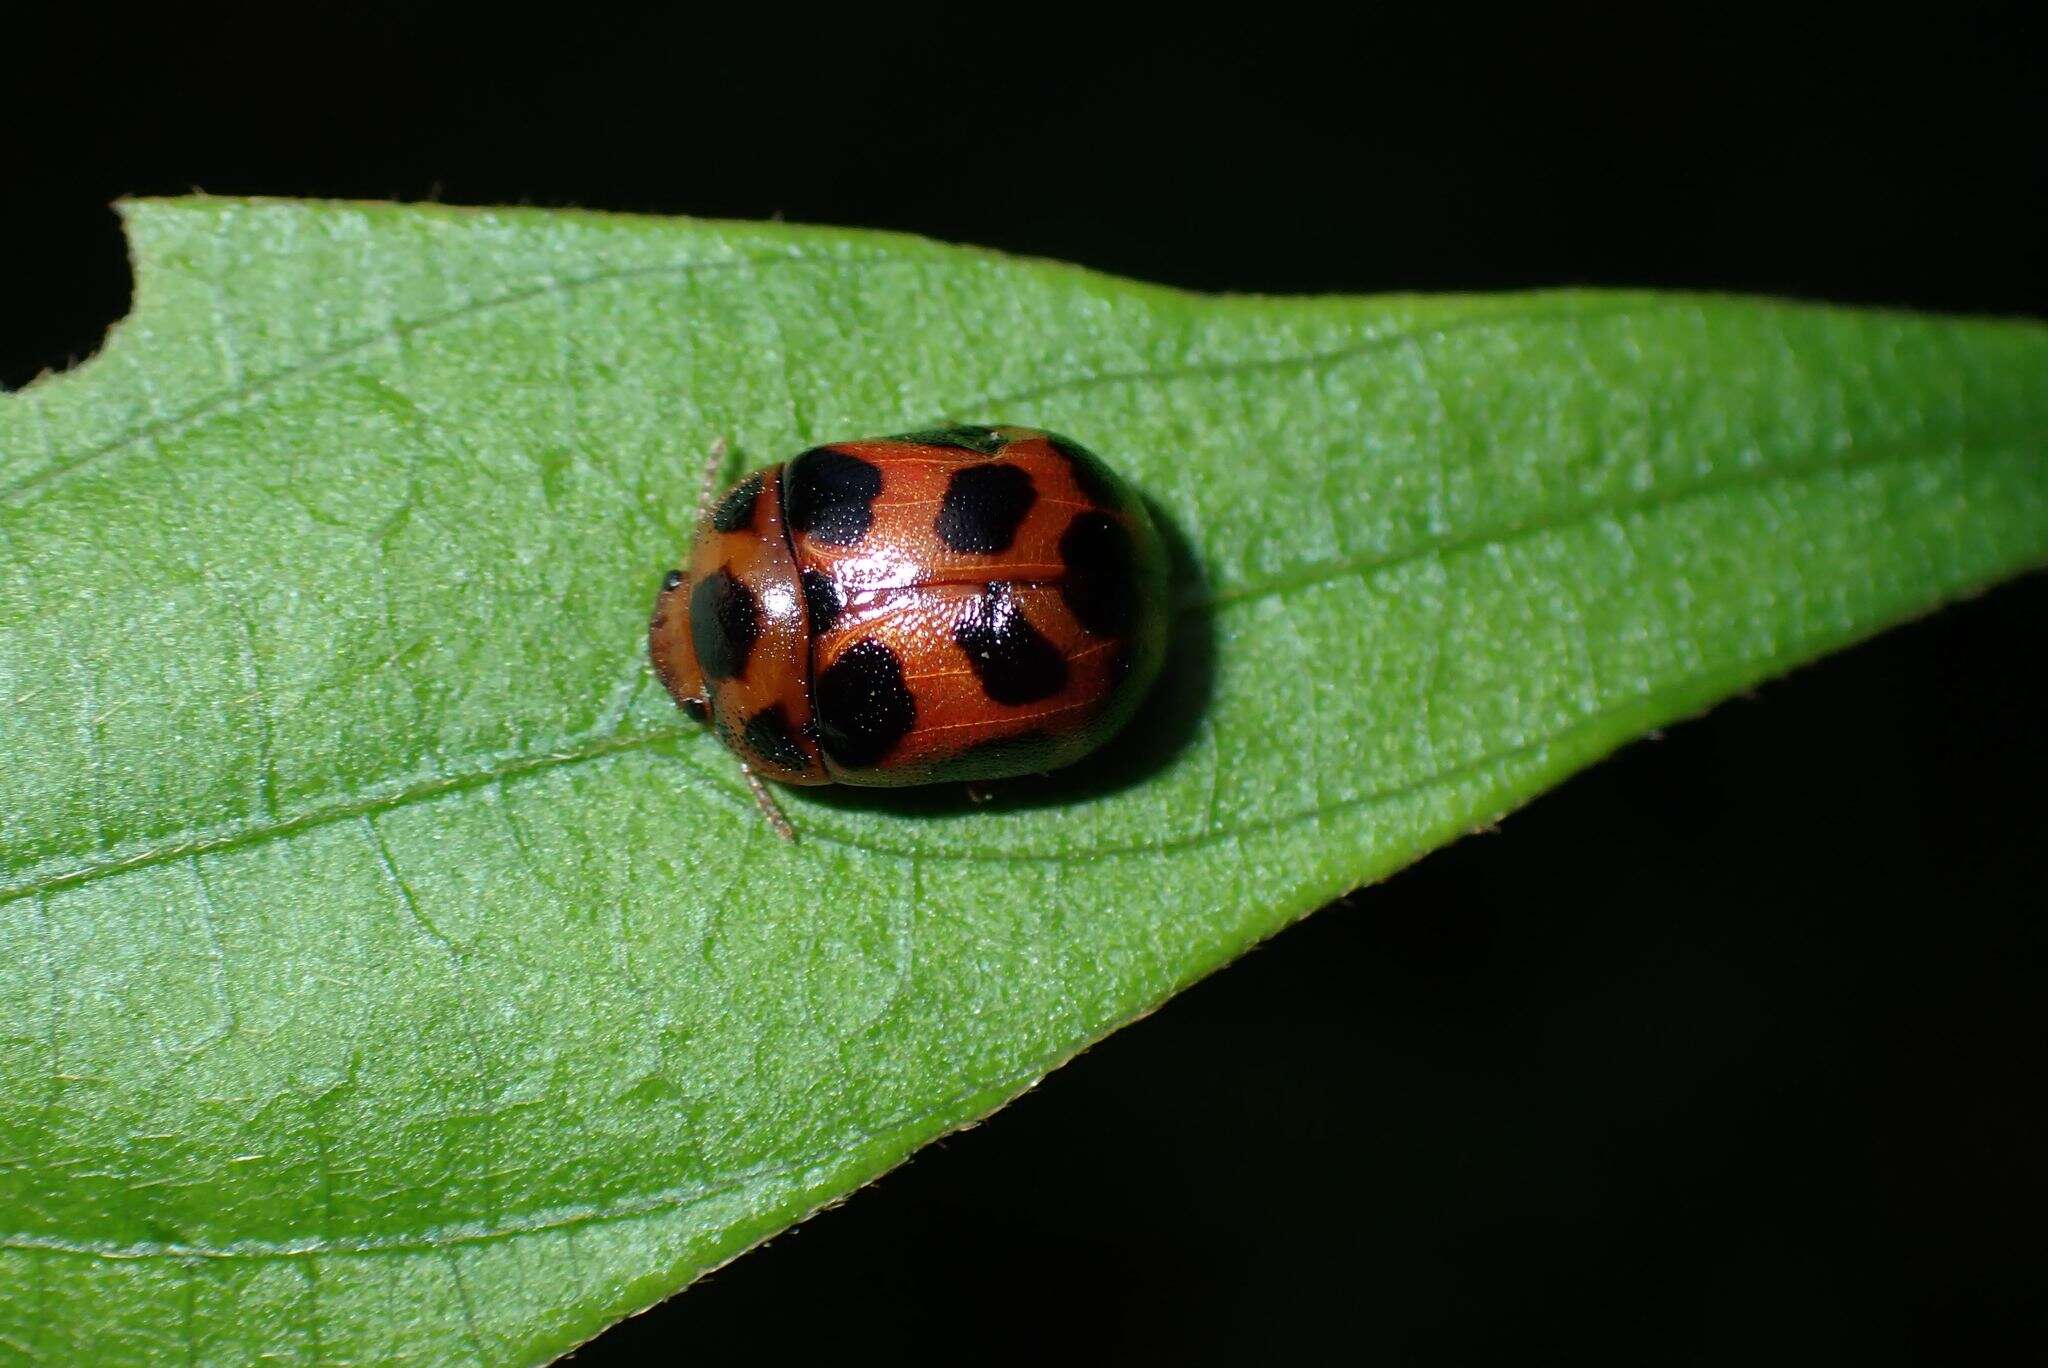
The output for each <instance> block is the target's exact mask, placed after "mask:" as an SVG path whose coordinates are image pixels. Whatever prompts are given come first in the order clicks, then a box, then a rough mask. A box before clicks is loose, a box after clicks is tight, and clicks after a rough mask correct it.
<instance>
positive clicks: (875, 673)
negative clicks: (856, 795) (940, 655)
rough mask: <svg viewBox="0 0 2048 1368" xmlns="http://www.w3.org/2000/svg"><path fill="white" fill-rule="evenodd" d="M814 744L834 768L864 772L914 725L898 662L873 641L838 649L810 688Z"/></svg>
mask: <svg viewBox="0 0 2048 1368" xmlns="http://www.w3.org/2000/svg"><path fill="white" fill-rule="evenodd" d="M811 701H812V705H813V706H814V707H815V708H816V710H817V728H818V744H819V745H820V746H822V747H823V748H824V751H825V754H827V755H829V756H831V757H832V760H833V762H834V763H835V764H838V765H840V766H843V767H844V768H846V769H867V768H869V767H870V766H872V765H874V764H875V763H877V762H878V761H880V760H881V759H882V758H883V757H884V756H886V755H888V753H889V752H890V751H892V750H894V749H895V748H896V743H897V742H899V741H901V740H902V739H903V738H904V737H905V736H907V735H908V734H909V732H910V728H911V726H912V725H913V724H914V723H915V722H916V721H917V700H916V699H914V698H912V697H911V696H910V690H909V689H908V688H907V687H906V686H905V685H904V683H903V662H902V661H900V660H898V659H897V658H896V653H895V652H894V651H892V650H890V649H889V648H888V647H887V646H884V645H883V644H882V643H881V642H879V641H860V642H855V643H854V644H853V645H852V646H850V647H848V648H847V649H846V650H844V651H842V652H841V653H840V655H839V658H838V659H837V660H835V661H833V662H832V663H831V665H829V666H828V667H826V668H825V669H824V670H823V671H821V672H820V673H819V675H818V677H817V679H816V680H815V681H813V683H812V685H811Z"/></svg>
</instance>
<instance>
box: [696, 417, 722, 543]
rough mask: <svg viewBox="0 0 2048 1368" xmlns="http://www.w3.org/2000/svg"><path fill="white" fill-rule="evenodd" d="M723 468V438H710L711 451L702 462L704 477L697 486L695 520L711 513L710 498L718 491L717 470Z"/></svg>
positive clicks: (701, 519) (700, 520)
mask: <svg viewBox="0 0 2048 1368" xmlns="http://www.w3.org/2000/svg"><path fill="white" fill-rule="evenodd" d="M723 469H725V438H723V437H713V438H712V439H711V452H710V455H709V456H708V457H707V458H706V459H705V462H704V479H703V482H702V483H700V484H699V485H698V486H697V521H698V522H703V521H704V519H705V518H706V517H708V516H709V515H710V513H711V500H712V498H713V496H715V495H716V494H717V493H718V472H719V471H721V470H723Z"/></svg>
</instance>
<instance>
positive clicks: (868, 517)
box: [782, 447, 882, 546]
mask: <svg viewBox="0 0 2048 1368" xmlns="http://www.w3.org/2000/svg"><path fill="white" fill-rule="evenodd" d="M881 492H882V472H881V471H879V470H877V469H876V468H875V467H874V466H873V465H872V464H870V463H869V462H867V461H863V460H862V459H861V458H860V457H858V456H849V455H847V454H846V453H845V452H843V451H834V450H832V448H830V447H814V448H812V449H811V450H809V451H806V452H805V453H804V454H803V455H801V456H799V457H797V458H796V459H795V460H794V461H791V462H790V463H789V468H788V469H787V470H786V471H784V472H783V476H782V513H783V516H784V517H785V518H786V519H787V520H788V522H789V527H790V530H791V531H792V532H802V533H805V534H807V535H809V536H812V537H816V538H817V539H818V540H819V541H821V542H825V543H826V544H828V545H831V546H851V545H853V544H854V543H855V542H857V541H859V540H860V539H861V538H862V537H865V536H866V535H867V534H868V529H869V528H870V527H872V526H874V522H875V496H876V495H877V494H880V493H881Z"/></svg>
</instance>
